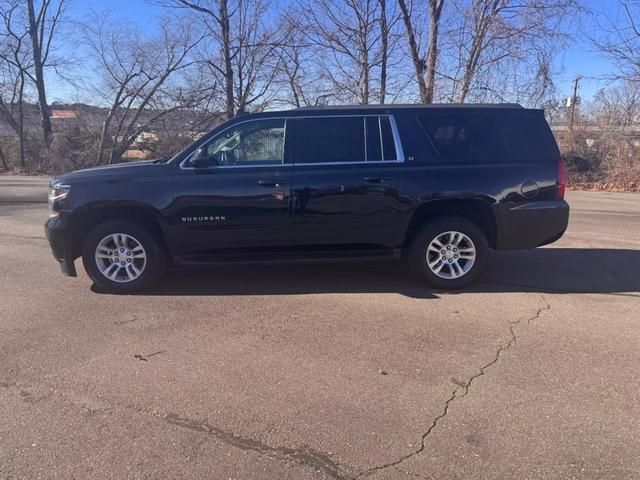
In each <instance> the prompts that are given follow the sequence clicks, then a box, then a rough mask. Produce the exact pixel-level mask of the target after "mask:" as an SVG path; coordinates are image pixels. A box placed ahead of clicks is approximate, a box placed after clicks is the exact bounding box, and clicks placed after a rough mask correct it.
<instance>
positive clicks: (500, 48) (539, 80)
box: [444, 0, 578, 103]
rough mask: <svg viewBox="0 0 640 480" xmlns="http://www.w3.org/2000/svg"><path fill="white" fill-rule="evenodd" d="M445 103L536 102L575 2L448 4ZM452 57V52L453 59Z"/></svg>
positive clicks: (474, 0)
mask: <svg viewBox="0 0 640 480" xmlns="http://www.w3.org/2000/svg"><path fill="white" fill-rule="evenodd" d="M451 3H452V5H453V7H454V8H452V9H451V10H450V14H451V15H450V24H451V25H450V30H449V31H448V32H447V34H446V35H445V36H444V38H446V39H447V47H448V48H449V49H450V50H451V52H452V55H450V57H449V60H450V61H449V62H448V65H446V66H445V69H447V70H448V73H447V75H446V76H448V78H449V79H450V81H451V94H450V97H449V98H450V100H452V101H457V102H460V103H463V102H465V101H466V100H467V99H468V98H469V97H470V96H471V94H472V93H473V94H474V95H473V98H474V99H475V100H485V101H486V100H504V99H505V97H511V98H512V99H513V100H519V101H525V100H528V101H529V103H536V102H540V101H541V100H543V99H544V98H545V93H546V91H547V90H548V89H549V88H550V86H551V85H552V79H551V63H552V60H553V57H554V55H555V54H556V53H557V52H558V51H559V50H560V49H561V48H562V47H563V45H565V44H566V41H567V40H568V36H567V34H566V27H567V22H568V21H569V20H568V19H571V18H573V15H574V14H575V13H576V12H577V11H578V3H577V1H576V0H451ZM453 52H457V55H456V54H453Z"/></svg>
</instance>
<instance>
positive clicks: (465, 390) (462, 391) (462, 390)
mask: <svg viewBox="0 0 640 480" xmlns="http://www.w3.org/2000/svg"><path fill="white" fill-rule="evenodd" d="M540 298H542V301H543V302H544V304H545V305H544V307H541V308H539V309H538V310H537V311H536V313H535V315H532V316H531V317H528V318H521V319H519V320H514V321H509V333H511V339H510V340H509V341H508V342H507V343H506V344H504V345H503V344H501V345H500V346H499V347H498V349H497V350H496V353H495V355H494V357H493V358H492V359H491V361H489V362H488V363H485V364H484V365H482V366H481V367H480V370H479V372H478V373H476V374H475V375H473V376H471V377H470V378H469V380H467V382H466V383H464V385H462V386H459V387H458V388H456V389H455V390H454V391H453V392H451V395H450V396H449V398H447V400H446V401H445V402H444V407H443V409H442V412H441V413H440V415H438V416H437V417H435V418H434V419H433V421H432V422H431V424H430V425H429V427H428V428H427V430H426V431H425V432H424V433H423V434H422V436H421V439H420V447H419V448H418V449H416V450H414V451H412V452H410V453H408V454H406V455H404V456H402V457H400V458H399V459H397V460H395V461H393V462H389V463H385V464H383V465H378V466H376V467H372V468H369V469H368V470H365V471H364V472H362V473H360V474H359V475H358V476H357V477H356V479H358V478H361V477H365V476H368V475H370V474H372V473H374V472H378V471H380V470H385V469H387V468H395V469H398V468H397V466H398V465H400V464H401V463H403V462H405V461H406V460H408V459H410V458H412V457H414V456H416V455H418V454H420V453H422V452H423V451H424V450H425V448H426V441H427V438H428V437H429V435H431V432H433V430H434V429H435V428H436V427H437V426H438V423H439V422H440V420H442V419H443V418H444V417H446V416H447V415H448V413H449V407H450V406H451V404H452V403H453V402H454V401H455V400H457V399H459V398H463V397H466V396H467V395H468V394H469V390H470V389H471V386H472V384H473V383H474V382H475V380H477V379H478V378H479V377H482V376H483V375H484V374H485V372H486V371H487V369H489V368H491V367H492V366H493V365H495V364H496V363H498V361H499V360H500V357H501V356H502V354H503V353H504V352H506V351H507V350H508V349H510V348H511V347H512V346H513V345H517V343H518V338H517V336H516V333H515V331H514V328H515V327H516V326H517V325H519V324H521V323H522V322H524V321H526V324H527V326H530V325H531V322H533V321H534V320H537V319H538V318H540V315H542V312H544V311H547V310H551V305H550V304H549V302H548V301H547V299H546V298H545V297H544V295H542V294H541V295H540ZM460 383H462V382H460ZM460 383H458V382H456V385H460ZM400 471H402V472H404V470H400ZM405 473H407V474H409V473H412V472H405Z"/></svg>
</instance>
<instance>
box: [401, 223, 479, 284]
mask: <svg viewBox="0 0 640 480" xmlns="http://www.w3.org/2000/svg"><path fill="white" fill-rule="evenodd" d="M436 249H438V250H436ZM443 251H444V252H445V253H444V254H443V253H442V252H443ZM488 253H489V244H488V242H487V237H486V235H485V233H484V232H483V231H482V229H480V228H479V227H478V226H477V225H476V224H475V223H473V222H471V221H470V220H468V219H466V218H464V217H440V218H436V219H434V220H433V221H431V222H430V223H428V224H427V225H425V226H424V227H423V228H422V230H420V231H419V232H418V234H417V235H416V236H415V238H414V239H413V241H412V242H411V246H410V247H409V252H408V255H407V260H408V261H409V264H410V267H411V268H412V269H413V270H414V271H415V272H416V273H417V274H418V275H419V276H420V277H422V278H424V279H425V280H426V281H427V282H428V283H429V284H430V285H431V286H433V287H435V288H438V289H441V290H457V289H460V288H463V287H465V286H466V285H469V284H470V283H471V282H473V281H474V280H476V279H477V278H478V276H479V275H480V274H481V273H482V270H483V269H484V266H485V264H486V262H487V256H488ZM443 259H444V260H443ZM430 265H431V266H430Z"/></svg>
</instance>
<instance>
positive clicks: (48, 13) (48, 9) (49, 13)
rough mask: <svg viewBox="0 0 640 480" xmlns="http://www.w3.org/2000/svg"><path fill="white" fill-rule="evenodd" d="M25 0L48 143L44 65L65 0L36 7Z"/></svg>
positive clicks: (34, 68)
mask: <svg viewBox="0 0 640 480" xmlns="http://www.w3.org/2000/svg"><path fill="white" fill-rule="evenodd" d="M26 1H27V10H28V28H29V37H30V39H31V54H32V56H33V70H34V74H33V76H32V79H33V82H34V83H35V86H36V91H37V94H38V104H39V106H40V116H41V121H42V133H43V135H44V140H45V142H46V143H47V144H50V143H51V134H52V131H53V130H52V128H51V119H50V113H49V105H48V103H47V91H46V83H45V80H44V67H45V66H46V65H47V59H48V57H49V53H50V52H51V46H52V44H53V39H54V36H55V34H56V32H57V29H58V27H59V25H60V21H61V18H62V15H63V13H64V5H65V0H58V1H57V4H52V0H42V3H41V4H40V7H39V8H38V9H36V7H35V5H34V0H26Z"/></svg>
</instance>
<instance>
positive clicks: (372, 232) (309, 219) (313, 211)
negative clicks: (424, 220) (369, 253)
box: [291, 115, 402, 249]
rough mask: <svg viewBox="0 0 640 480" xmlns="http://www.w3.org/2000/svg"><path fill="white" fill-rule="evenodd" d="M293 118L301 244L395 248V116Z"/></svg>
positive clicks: (297, 240)
mask: <svg viewBox="0 0 640 480" xmlns="http://www.w3.org/2000/svg"><path fill="white" fill-rule="evenodd" d="M291 123H292V125H291V126H292V127H293V128H291V130H292V136H293V141H292V144H293V145H292V148H293V156H294V175H293V190H292V194H293V213H294V236H295V243H296V245H297V246H303V247H309V248H311V247H318V248H326V247H331V248H338V249H379V248H381V247H382V248H387V249H388V248H395V247H396V245H395V243H396V236H397V229H398V211H399V205H398V202H399V199H398V162H399V161H400V160H401V158H402V154H401V152H399V151H396V147H395V142H394V139H393V132H392V126H391V119H390V117H389V116H386V115H381V116H378V115H369V116H329V117H304V118H296V119H295V120H294V121H292V122H291Z"/></svg>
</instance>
